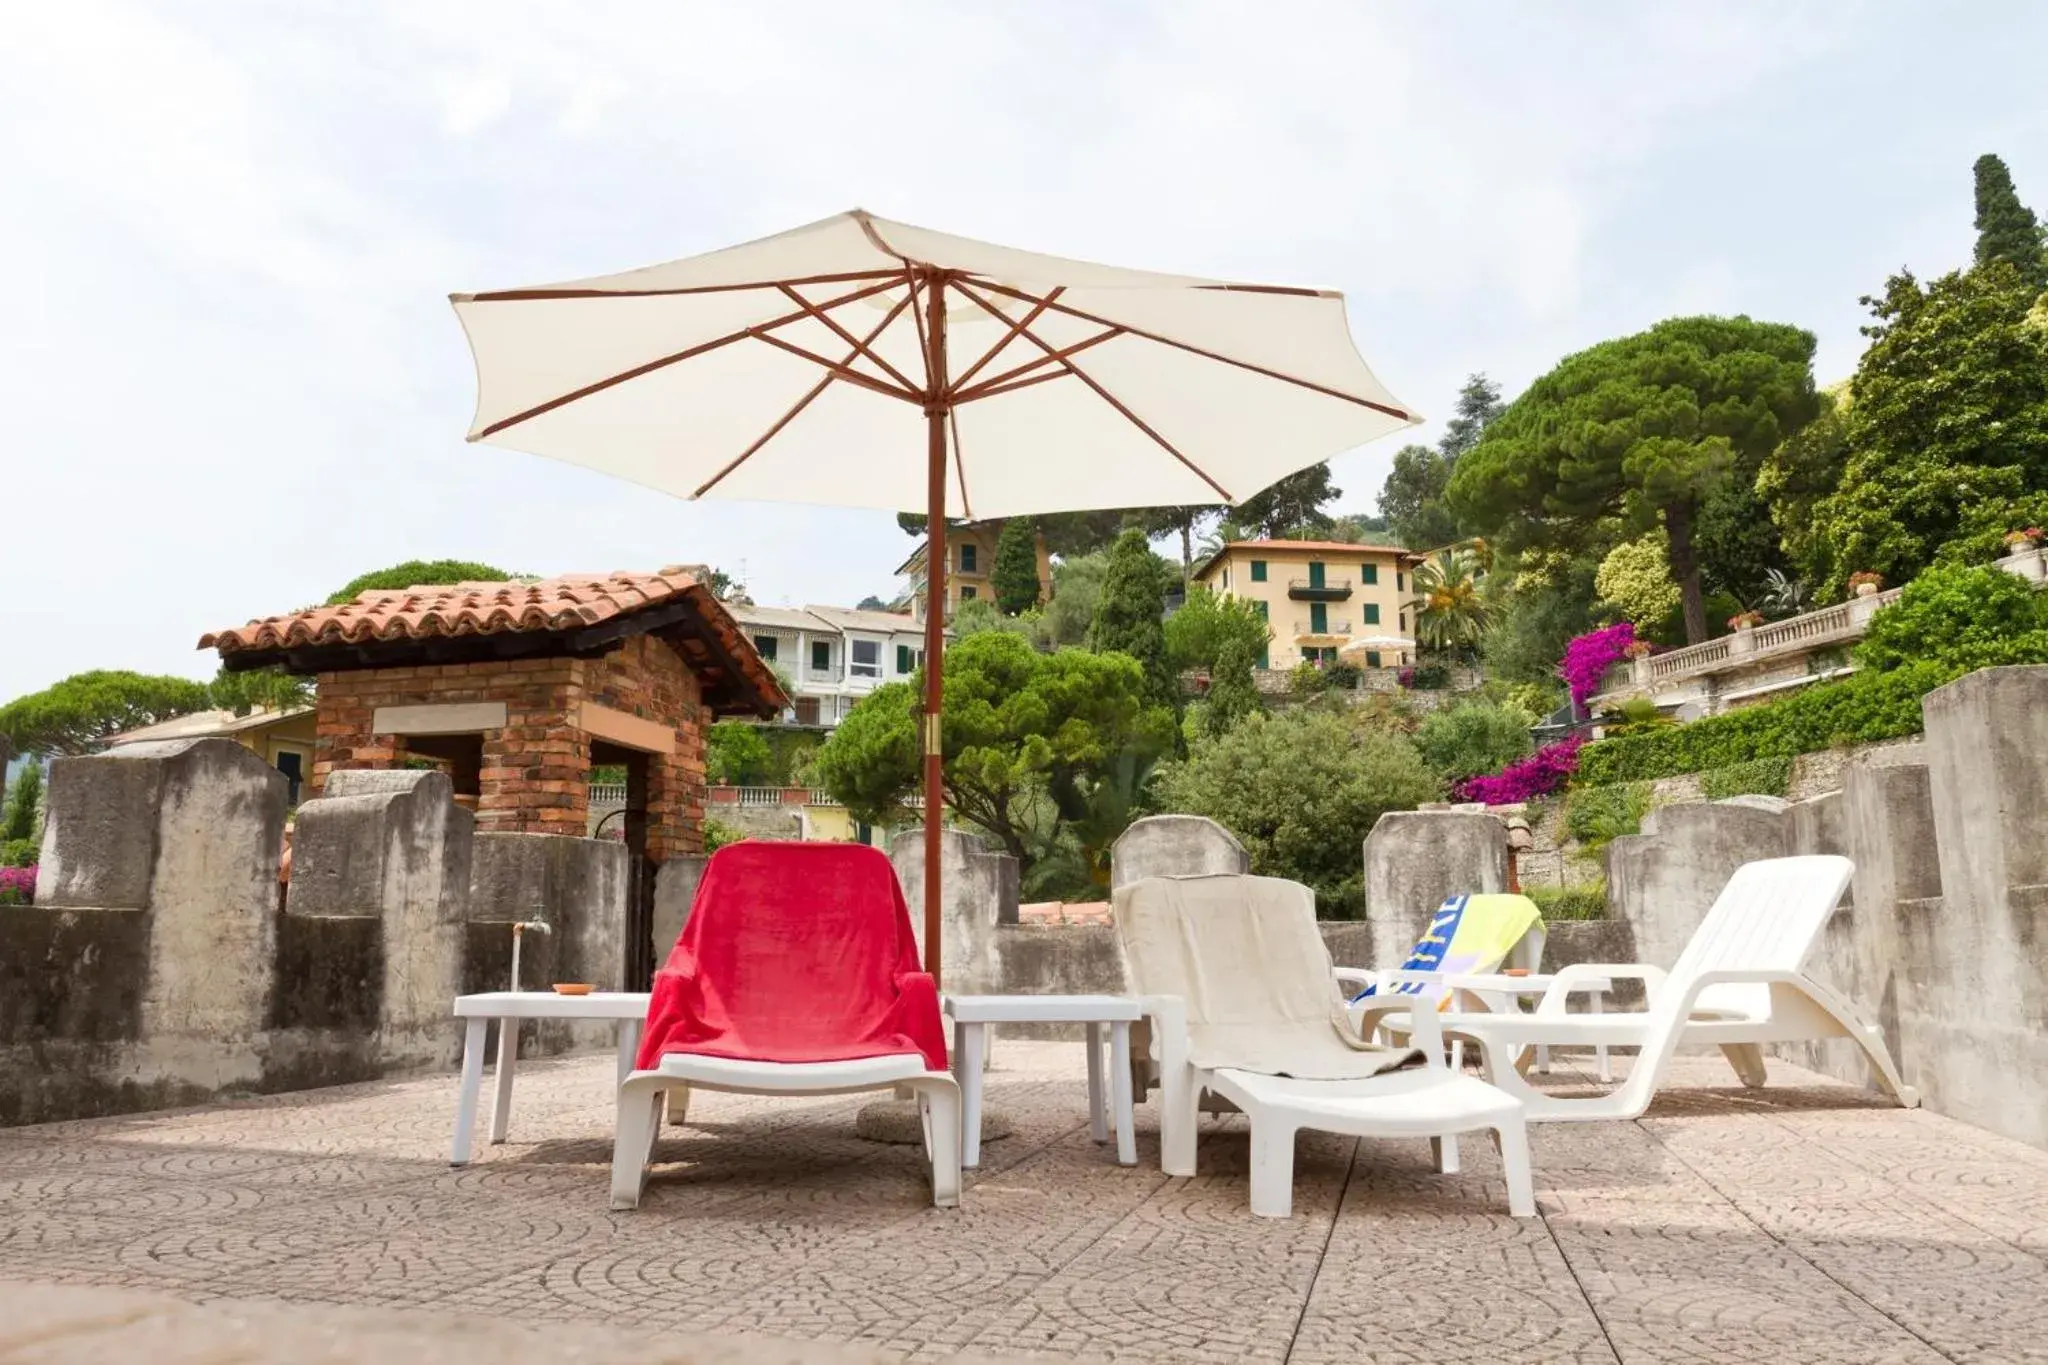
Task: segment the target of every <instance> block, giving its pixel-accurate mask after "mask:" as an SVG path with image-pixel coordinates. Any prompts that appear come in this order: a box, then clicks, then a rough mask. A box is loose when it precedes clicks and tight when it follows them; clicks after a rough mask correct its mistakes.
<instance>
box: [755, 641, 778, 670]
mask: <svg viewBox="0 0 2048 1365" xmlns="http://www.w3.org/2000/svg"><path fill="white" fill-rule="evenodd" d="M754 652H755V653H756V654H758V655H760V656H761V657H762V658H764V659H766V660H767V661H768V662H769V663H771V664H772V663H774V662H775V637H774V636H773V635H756V636H755V637H754Z"/></svg>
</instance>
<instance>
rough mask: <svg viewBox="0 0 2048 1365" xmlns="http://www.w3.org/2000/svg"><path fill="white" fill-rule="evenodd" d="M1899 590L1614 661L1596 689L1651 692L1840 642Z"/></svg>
mask: <svg viewBox="0 0 2048 1365" xmlns="http://www.w3.org/2000/svg"><path fill="white" fill-rule="evenodd" d="M1902 591H1904V590H1903V589H1901V588H1892V589H1890V590H1888V591H1886V592H1881V593H1878V594H1876V595H1875V596H1873V597H1858V598H1852V599H1850V600H1849V601H1847V602H1837V603H1836V604H1835V605H1833V606H1831V607H1822V608H1820V609H1819V610H1818V611H1809V612H1805V613H1803V614H1801V615H1799V616H1788V617H1786V618H1785V619H1784V620H1782V621H1772V622H1771V623H1770V624H1768V625H1762V626H1755V627H1752V628H1751V629H1749V630H1738V631H1736V632H1734V633H1733V634H1730V635H1723V636H1721V637H1720V638H1719V639H1717V640H1707V641H1704V642H1703V643H1700V644H1696V645H1687V646H1686V647H1685V648H1683V649H1674V650H1671V651H1669V652H1667V653H1664V654H1652V655H1651V656H1650V657H1649V658H1647V659H1641V660H1637V661H1635V662H1633V663H1627V662H1624V663H1618V664H1616V665H1614V667H1612V668H1610V669H1609V670H1608V671H1607V676H1606V677H1605V678H1603V679H1602V680H1601V684H1600V692H1601V694H1602V695H1605V694H1607V693H1611V692H1620V691H1625V690H1627V689H1629V688H1631V687H1642V686H1644V685H1648V687H1649V688H1650V689H1651V690H1652V691H1655V690H1658V688H1659V686H1660V685H1661V684H1668V683H1674V682H1678V681H1679V680H1681V679H1684V678H1691V677H1696V676H1698V675H1700V674H1702V673H1718V672H1723V671H1726V670H1729V669H1733V668H1746V667H1748V666H1749V665H1751V664H1752V663H1756V662H1760V661H1763V660H1768V659H1771V658H1776V657H1781V656H1784V655H1788V654H1798V653H1802V652H1804V651H1806V650H1810V649H1816V648H1822V647H1825V646H1828V645H1837V644H1846V643H1848V642H1849V641H1852V640H1856V639H1860V638H1861V637H1862V635H1863V632H1864V630H1865V629H1866V628H1867V627H1868V625H1869V621H1870V618H1871V616H1872V615H1873V614H1874V613H1875V612H1876V611H1877V609H1878V608H1879V607H1883V606H1886V605H1889V604H1890V603H1892V602H1896V601H1897V600H1898V597H1899V594H1900V592H1902Z"/></svg>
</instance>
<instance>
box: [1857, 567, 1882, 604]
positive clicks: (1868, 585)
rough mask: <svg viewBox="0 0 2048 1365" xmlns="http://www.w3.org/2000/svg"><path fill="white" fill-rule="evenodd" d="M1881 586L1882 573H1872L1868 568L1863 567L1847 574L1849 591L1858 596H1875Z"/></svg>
mask: <svg viewBox="0 0 2048 1365" xmlns="http://www.w3.org/2000/svg"><path fill="white" fill-rule="evenodd" d="M1883 586H1884V575H1883V574H1881V573H1872V572H1871V571H1870V570H1868V569H1864V570H1862V571H1860V572H1857V573H1852V574H1850V575H1849V591H1851V592H1853V593H1855V594H1856V595H1857V596H1858V597H1875V596H1877V591H1878V589H1879V588H1882V587H1883Z"/></svg>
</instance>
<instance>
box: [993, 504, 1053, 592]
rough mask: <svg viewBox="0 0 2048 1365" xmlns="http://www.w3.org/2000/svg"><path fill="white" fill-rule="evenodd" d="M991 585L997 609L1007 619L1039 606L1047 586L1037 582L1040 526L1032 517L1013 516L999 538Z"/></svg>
mask: <svg viewBox="0 0 2048 1365" xmlns="http://www.w3.org/2000/svg"><path fill="white" fill-rule="evenodd" d="M989 582H990V584H991V586H993V587H994V588H995V590H996V606H997V608H999V609H1000V610H1001V611H1002V613H1003V614H1004V615H1005V616H1015V615H1016V614H1017V613H1018V612H1021V611H1028V610H1029V609H1031V608H1032V607H1035V606H1037V605H1038V599H1039V596H1040V595H1041V593H1042V592H1043V591H1044V587H1043V585H1042V584H1040V583H1039V581H1038V523H1036V522H1034V521H1033V520H1032V519H1031V518H1030V517H1011V518H1010V519H1009V520H1008V521H1006V522H1004V523H1003V533H1002V534H1001V535H999V536H997V537H996V562H995V567H994V568H993V569H991V570H990V571H989Z"/></svg>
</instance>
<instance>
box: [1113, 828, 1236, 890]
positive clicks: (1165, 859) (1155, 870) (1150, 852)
mask: <svg viewBox="0 0 2048 1365" xmlns="http://www.w3.org/2000/svg"><path fill="white" fill-rule="evenodd" d="M1249 871H1251V857H1250V855H1248V854H1247V853H1246V852H1245V851H1244V845H1243V844H1241V843H1239V842H1238V841H1237V836H1236V835H1235V834H1232V833H1231V832H1230V831H1229V830H1227V829H1225V828H1223V826H1221V825H1219V824H1217V823H1216V822H1215V821H1214V820H1211V819H1209V818H1208V817H1206V816H1201V815H1148V816H1146V817H1145V818H1144V819H1142V820H1133V821H1132V822H1131V825H1130V828H1128V829H1126V830H1125V831H1124V832H1123V833H1122V834H1120V835H1118V836H1117V840H1116V843H1115V844H1114V845H1112V846H1111V847H1110V850H1109V885H1110V889H1111V890H1115V889H1116V888H1117V887H1119V886H1127V885H1129V884H1130V883H1132V882H1135V881H1139V880H1141V879H1143V878H1146V877H1197V876H1203V875H1206V874H1209V873H1216V872H1226V873H1227V872H1249Z"/></svg>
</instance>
